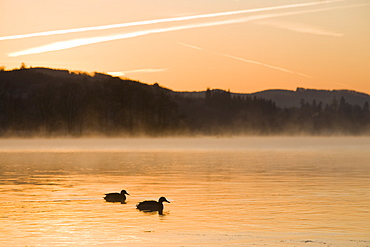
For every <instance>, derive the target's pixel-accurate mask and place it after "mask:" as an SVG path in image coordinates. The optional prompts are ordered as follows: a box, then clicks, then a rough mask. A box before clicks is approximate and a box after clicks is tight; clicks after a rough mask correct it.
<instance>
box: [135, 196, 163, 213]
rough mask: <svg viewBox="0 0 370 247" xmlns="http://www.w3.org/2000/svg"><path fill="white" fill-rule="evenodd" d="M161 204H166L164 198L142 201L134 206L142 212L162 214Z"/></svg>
mask: <svg viewBox="0 0 370 247" xmlns="http://www.w3.org/2000/svg"><path fill="white" fill-rule="evenodd" d="M163 202H168V203H170V202H169V201H167V199H166V198H165V197H163V196H162V197H160V198H159V200H158V202H157V201H143V202H139V203H138V204H137V205H136V208H137V209H139V210H141V211H144V212H153V211H158V213H159V214H162V213H163Z"/></svg>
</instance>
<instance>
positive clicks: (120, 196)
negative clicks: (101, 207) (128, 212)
mask: <svg viewBox="0 0 370 247" xmlns="http://www.w3.org/2000/svg"><path fill="white" fill-rule="evenodd" d="M126 195H130V194H129V193H127V191H126V190H122V191H121V193H108V194H105V197H104V199H105V200H106V201H107V202H120V203H121V204H125V203H126Z"/></svg>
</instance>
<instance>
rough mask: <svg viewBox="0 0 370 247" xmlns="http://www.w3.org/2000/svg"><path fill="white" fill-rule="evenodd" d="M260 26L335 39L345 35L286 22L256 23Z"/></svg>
mask: <svg viewBox="0 0 370 247" xmlns="http://www.w3.org/2000/svg"><path fill="white" fill-rule="evenodd" d="M256 23H257V24H260V25H266V26H272V27H276V28H280V29H286V30H290V31H295V32H299V33H308V34H315V35H325V36H334V37H341V36H343V35H344V34H343V33H336V32H332V31H328V30H325V29H323V28H321V27H315V26H311V25H307V24H302V23H293V22H286V21H277V20H274V21H258V22H256Z"/></svg>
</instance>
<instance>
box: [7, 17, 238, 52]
mask: <svg viewBox="0 0 370 247" xmlns="http://www.w3.org/2000/svg"><path fill="white" fill-rule="evenodd" d="M243 21H244V19H235V20H227V21H219V22H210V23H201V24H193V25H186V26H176V27H169V28H160V29H152V30H145V31H138V32H133V33H126V34H119V35H113V36H104V37H95V38H85V39H74V40H68V41H61V42H56V43H51V44H49V45H44V46H40V47H35V48H31V49H28V50H24V51H20V52H14V53H11V54H9V56H10V57H18V56H23V55H31V54H38V53H43V52H50V51H59V50H65V49H70V48H74V47H78V46H83V45H89V44H96V43H100V42H105V41H112V40H119V39H128V38H134V37H139V36H143V35H148V34H154V33H164V32H171V31H178V30H185V29H190V28H198V27H210V26H217V25H224V24H231V23H238V22H243Z"/></svg>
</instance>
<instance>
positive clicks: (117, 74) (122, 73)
mask: <svg viewBox="0 0 370 247" xmlns="http://www.w3.org/2000/svg"><path fill="white" fill-rule="evenodd" d="M166 70H168V69H135V70H127V71H118V72H107V74H108V75H111V76H125V75H127V74H132V73H157V72H164V71H166Z"/></svg>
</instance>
